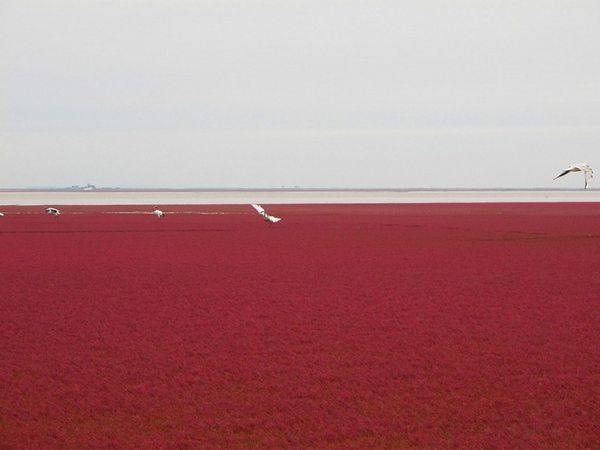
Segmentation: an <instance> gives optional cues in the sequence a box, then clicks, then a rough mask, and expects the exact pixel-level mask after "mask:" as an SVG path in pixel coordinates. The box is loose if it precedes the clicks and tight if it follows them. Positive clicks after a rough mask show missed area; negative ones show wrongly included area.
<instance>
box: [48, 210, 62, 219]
mask: <svg viewBox="0 0 600 450" xmlns="http://www.w3.org/2000/svg"><path fill="white" fill-rule="evenodd" d="M46 214H50V215H51V216H55V217H58V216H60V210H59V209H56V208H46Z"/></svg>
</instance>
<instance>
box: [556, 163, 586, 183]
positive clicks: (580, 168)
mask: <svg viewBox="0 0 600 450" xmlns="http://www.w3.org/2000/svg"><path fill="white" fill-rule="evenodd" d="M571 172H583V174H584V177H585V187H584V189H587V187H588V184H590V181H592V177H593V176H594V171H593V170H592V168H591V167H590V166H589V164H586V163H581V164H571V165H570V166H569V167H567V168H566V169H565V170H563V172H562V173H561V174H559V175H558V176H557V177H556V178H560V177H563V176H565V175H566V174H568V173H571ZM556 178H554V179H555V180H556Z"/></svg>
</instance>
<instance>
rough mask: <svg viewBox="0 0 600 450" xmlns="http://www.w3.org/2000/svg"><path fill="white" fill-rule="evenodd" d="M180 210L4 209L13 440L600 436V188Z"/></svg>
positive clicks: (7, 432) (1, 234) (2, 311)
mask: <svg viewBox="0 0 600 450" xmlns="http://www.w3.org/2000/svg"><path fill="white" fill-rule="evenodd" d="M161 209H163V210H164V211H166V212H167V213H169V212H173V211H176V210H177V211H180V212H186V211H187V212H189V211H195V212H210V211H221V212H225V213H226V214H214V215H213V214H205V215H196V214H185V213H181V214H170V215H168V216H167V217H166V218H165V219H164V220H158V219H157V218H156V217H154V216H152V215H140V214H138V215H131V214H106V213H103V212H106V211H112V212H118V211H120V212H126V211H134V210H137V211H149V210H151V208H148V207H133V206H129V207H63V208H62V210H63V215H62V216H60V217H59V218H58V219H57V218H54V217H49V216H46V215H44V214H43V213H41V212H40V211H41V210H42V208H33V209H32V208H18V207H13V208H10V207H5V208H3V211H4V212H5V213H6V217H4V218H1V219H0V249H1V251H2V258H0V274H1V283H0V291H1V293H0V295H1V298H0V447H3V446H5V447H8V448H49V447H72V448H77V447H82V446H93V447H97V448H111V447H112V448H115V447H129V448H135V447H138V448H139V447H144V448H151V447H152V448H156V447H170V448H173V447H196V446H198V447H204V448H215V447H229V448H231V447H237V448H248V447H254V446H260V447H277V448H282V447H293V448H298V447H319V448H351V447H360V448H374V447H387V448H390V447H394V448H465V449H473V448H528V449H532V448H598V447H600V205H597V204H544V205H539V204H535V205H532V204H520V205H513V204H511V205H507V204H497V205H491V204H485V205H467V204H465V205H347V206H342V205H334V206H332V205H297V206H292V205H289V206H271V207H270V208H268V211H269V212H270V213H272V214H275V215H277V216H279V217H283V219H284V220H283V221H282V222H280V223H278V224H276V225H269V224H266V223H264V222H263V221H262V220H261V219H260V217H258V216H257V215H256V214H255V213H254V211H253V210H252V209H251V208H250V207H249V206H177V207H168V206H164V207H161ZM32 212H36V214H29V213H32Z"/></svg>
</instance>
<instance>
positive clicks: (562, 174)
mask: <svg viewBox="0 0 600 450" xmlns="http://www.w3.org/2000/svg"><path fill="white" fill-rule="evenodd" d="M570 171H571V170H570V169H567V170H565V171H564V172H563V173H561V174H560V175H557V176H556V177H554V179H555V180H556V179H557V178H560V177H564V176H565V175H566V174H568V173H569V172H570Z"/></svg>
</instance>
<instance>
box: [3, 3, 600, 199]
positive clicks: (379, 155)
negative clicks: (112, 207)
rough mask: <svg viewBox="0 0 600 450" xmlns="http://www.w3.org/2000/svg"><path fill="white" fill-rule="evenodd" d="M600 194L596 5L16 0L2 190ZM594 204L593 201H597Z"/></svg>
mask: <svg viewBox="0 0 600 450" xmlns="http://www.w3.org/2000/svg"><path fill="white" fill-rule="evenodd" d="M578 162H588V163H590V164H591V165H592V166H593V167H597V168H598V170H597V174H598V176H597V179H596V181H597V183H598V186H600V2H599V1H598V0H589V1H587V0H564V1H558V0H514V1H513V0H498V1H495V0H485V1H483V0H414V1H402V0H389V1H387V0H361V1H359V0H331V1H328V0H306V1H295V0H277V1H275V0H238V1H234V0H220V1H218V0H212V1H210V0H197V1H191V0H190V1H184V0H168V1H167V0H164V1H158V0H144V1H143V0H112V1H111V0H104V1H99V0H96V1H95V0H72V1H70V0H37V1H36V0H0V168H1V170H0V188H7V187H26V186H68V185H72V184H85V183H88V182H89V183H93V184H96V185H98V186H122V187H184V188H185V187H249V188H257V187H282V186H286V187H292V186H301V187H344V188H352V187H356V188H369V187H386V188H428V187H429V188H457V187H467V188H543V187H557V188H571V187H577V188H578V187H581V185H582V183H583V181H582V179H580V177H577V176H572V177H571V176H568V177H564V178H561V179H560V180H556V181H553V180H552V178H553V177H554V176H555V175H557V174H558V173H559V172H560V171H561V169H563V168H564V167H566V166H567V165H569V164H570V163H578ZM592 186H593V187H594V185H592Z"/></svg>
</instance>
